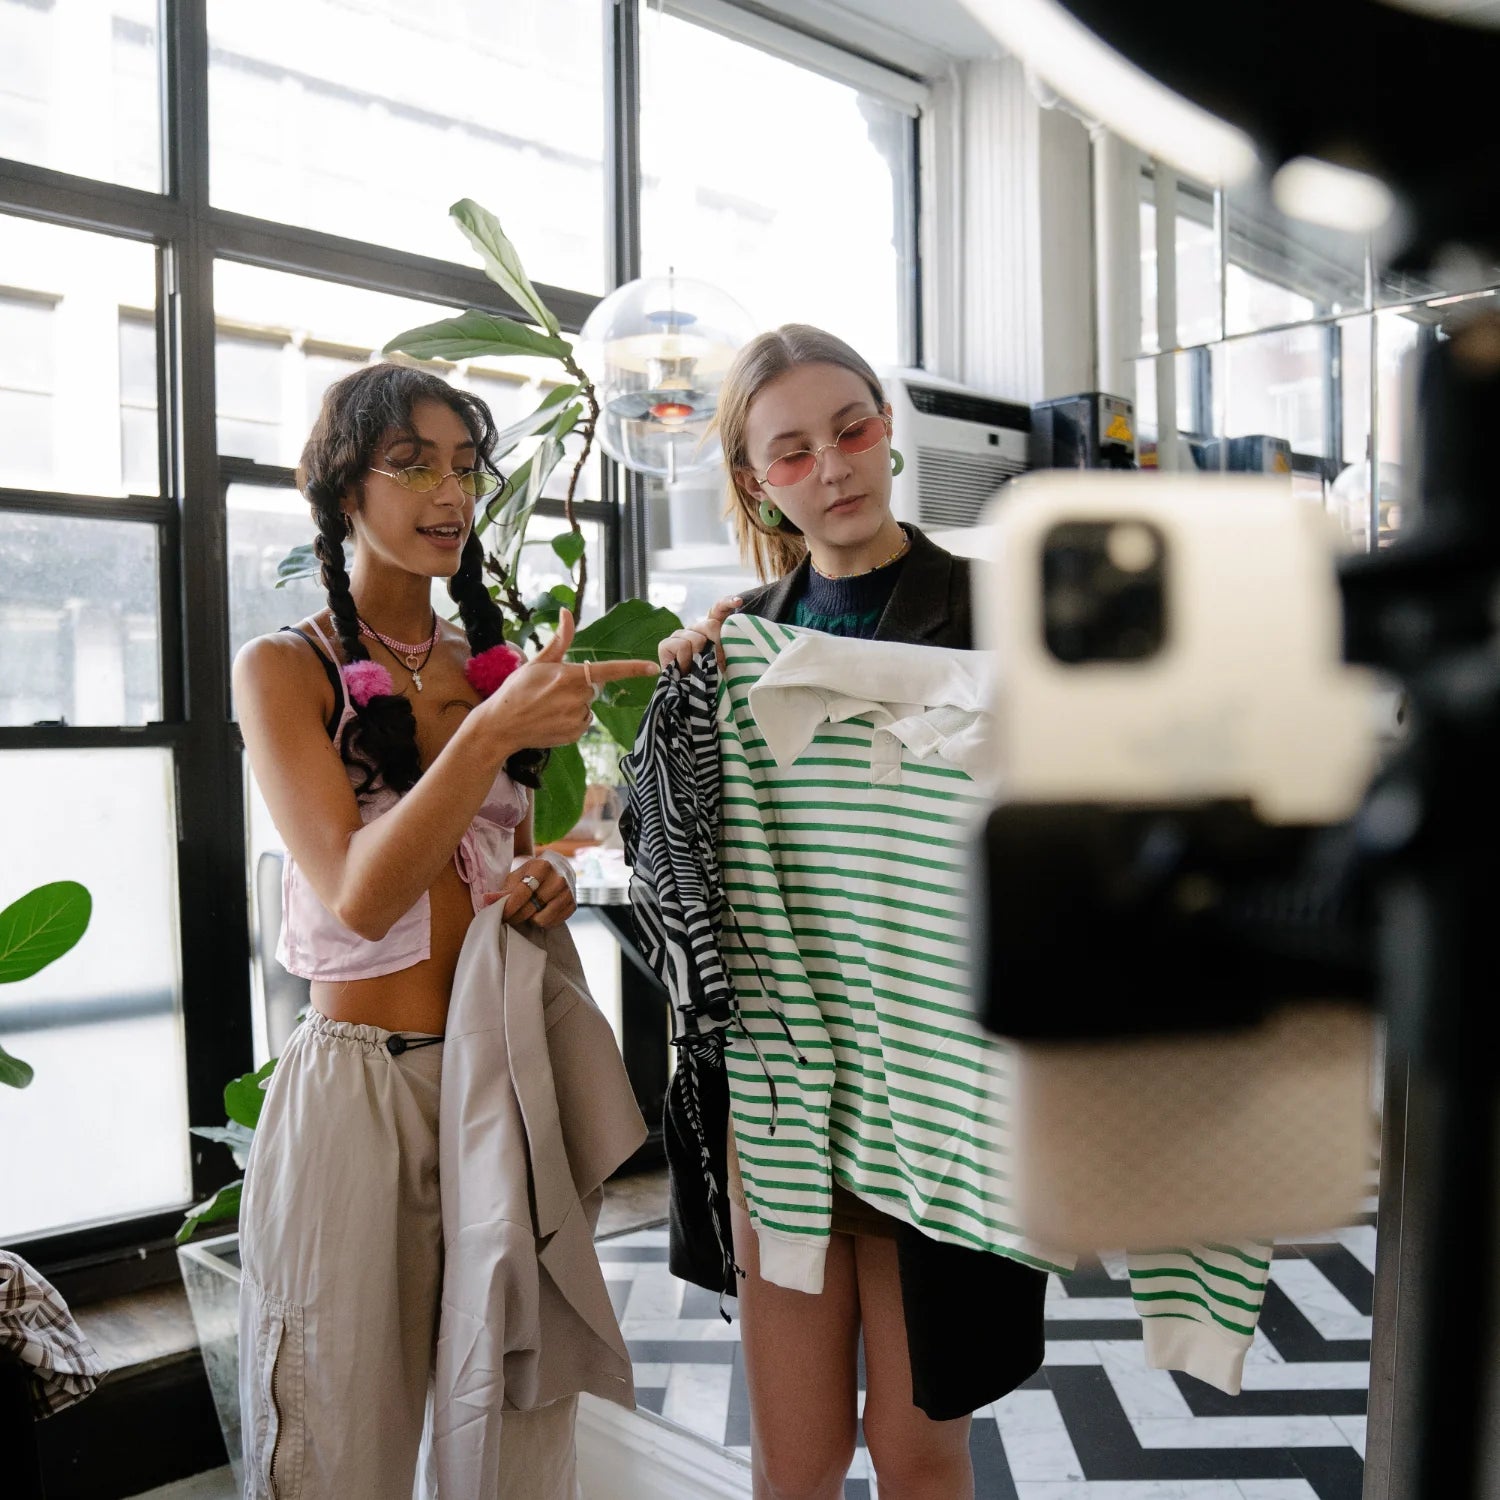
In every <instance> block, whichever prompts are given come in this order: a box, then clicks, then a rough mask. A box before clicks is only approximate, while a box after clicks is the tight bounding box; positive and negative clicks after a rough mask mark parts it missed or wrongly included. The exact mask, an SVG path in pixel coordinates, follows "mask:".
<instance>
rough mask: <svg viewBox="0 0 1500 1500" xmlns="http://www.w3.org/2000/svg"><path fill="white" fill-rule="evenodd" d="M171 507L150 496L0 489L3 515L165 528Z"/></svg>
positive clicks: (0, 503)
mask: <svg viewBox="0 0 1500 1500" xmlns="http://www.w3.org/2000/svg"><path fill="white" fill-rule="evenodd" d="M170 510H171V506H170V504H169V503H168V502H167V501H165V500H161V499H158V498H156V497H154V496H151V495H128V496H118V495H65V494H58V493H50V492H48V491H44V490H5V489H0V512H11V513H13V514H17V515H33V516H70V517H76V518H78V519H80V520H85V521H136V522H143V523H145V524H147V525H158V526H160V525H164V524H165V523H166V521H167V520H168V519H169V513H170Z"/></svg>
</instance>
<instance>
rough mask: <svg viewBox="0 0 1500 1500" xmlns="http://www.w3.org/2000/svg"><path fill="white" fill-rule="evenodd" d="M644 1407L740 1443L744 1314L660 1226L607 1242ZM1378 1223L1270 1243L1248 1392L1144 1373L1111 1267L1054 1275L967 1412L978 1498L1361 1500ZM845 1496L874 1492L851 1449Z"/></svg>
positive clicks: (854, 1498) (865, 1499)
mask: <svg viewBox="0 0 1500 1500" xmlns="http://www.w3.org/2000/svg"><path fill="white" fill-rule="evenodd" d="M598 1248H599V1257H600V1260H601V1261H602V1263H603V1265H604V1271H605V1275H606V1277H607V1278H608V1280H609V1285H610V1291H611V1295H612V1296H613V1297H614V1301H615V1308H616V1311H617V1313H618V1314H619V1316H620V1320H621V1327H622V1329H623V1331H624V1334H625V1338H626V1340H627V1342H628V1343H629V1345H630V1350H631V1354H632V1356H633V1358H634V1360H635V1373H636V1385H637V1389H638V1392H639V1396H640V1402H641V1405H643V1406H646V1407H649V1408H650V1409H651V1410H653V1411H655V1412H657V1413H659V1414H660V1415H661V1416H663V1417H665V1418H667V1419H668V1420H669V1421H672V1422H674V1423H676V1424H678V1425H680V1426H682V1427H685V1428H688V1429H691V1430H692V1431H694V1432H697V1433H700V1434H702V1435H704V1436H706V1437H708V1438H709V1439H711V1440H712V1441H713V1442H715V1443H718V1444H720V1445H722V1446H724V1447H726V1448H730V1449H735V1450H738V1451H739V1452H742V1453H748V1451H749V1442H750V1414H749V1405H748V1400H747V1397H746V1391H745V1379H744V1369H743V1365H742V1363H741V1358H740V1345H739V1337H738V1324H737V1323H734V1324H725V1323H724V1321H723V1320H722V1319H721V1318H720V1317H719V1315H718V1304H717V1299H716V1298H714V1297H712V1296H710V1295H709V1294H708V1293H707V1292H703V1291H701V1290H699V1289H698V1288H696V1287H689V1286H685V1285H684V1284H683V1283H682V1282H680V1281H677V1280H676V1279H675V1278H674V1277H673V1276H671V1274H670V1273H669V1272H668V1271H667V1266H666V1257H667V1234H666V1230H665V1229H645V1230H638V1231H636V1232H634V1233H631V1234H628V1235H623V1236H620V1237H618V1238H615V1239H610V1240H601V1241H600V1242H599V1245H598ZM1374 1263H1375V1230H1374V1226H1373V1224H1368V1223H1367V1224H1360V1225H1356V1226H1354V1227H1352V1228H1349V1229H1343V1230H1339V1231H1336V1232H1335V1233H1333V1234H1330V1235H1327V1236H1323V1237H1321V1238H1320V1240H1319V1241H1317V1242H1315V1243H1308V1244H1298V1245H1281V1246H1278V1247H1277V1251H1276V1256H1275V1260H1274V1262H1273V1265H1272V1272H1271V1281H1270V1284H1269V1286H1268V1288H1267V1293H1266V1301H1265V1309H1264V1312H1263V1314H1262V1317H1261V1322H1260V1330H1259V1332H1258V1333H1257V1335H1256V1339H1255V1345H1254V1347H1253V1348H1252V1349H1251V1351H1250V1355H1249V1358H1248V1360H1247V1361H1246V1366H1245V1380H1244V1390H1243V1392H1242V1393H1241V1394H1240V1395H1239V1396H1225V1395H1222V1394H1221V1393H1220V1392H1218V1391H1216V1390H1214V1389H1213V1388H1212V1387H1211V1386H1207V1385H1204V1384H1203V1383H1202V1382H1200V1381H1197V1380H1194V1379H1192V1378H1191V1377H1190V1376H1186V1375H1175V1374H1169V1373H1167V1372H1165V1371H1157V1370H1148V1369H1147V1368H1146V1366H1145V1362H1144V1359H1143V1357H1142V1352H1141V1343H1140V1339H1141V1333H1140V1322H1139V1320H1138V1319H1137V1317H1136V1315H1135V1313H1134V1311H1133V1309H1132V1306H1131V1301H1130V1289H1129V1285H1128V1283H1127V1282H1126V1279H1125V1271H1124V1265H1123V1262H1119V1261H1114V1260H1112V1259H1110V1258H1108V1257H1106V1259H1105V1261H1104V1262H1103V1263H1097V1262H1096V1263H1093V1264H1091V1265H1089V1266H1088V1267H1086V1268H1083V1269H1080V1271H1078V1272H1077V1273H1076V1274H1074V1275H1073V1276H1070V1277H1067V1278H1065V1279H1059V1278H1054V1279H1053V1283H1052V1285H1051V1287H1050V1289H1049V1294H1048V1298H1049V1300H1048V1305H1047V1358H1046V1363H1045V1364H1044V1365H1043V1367H1042V1369H1041V1370H1040V1371H1038V1373H1037V1374H1036V1375H1035V1376H1034V1377H1033V1378H1032V1379H1031V1380H1030V1381H1029V1382H1028V1383H1027V1385H1026V1386H1025V1387H1024V1388H1023V1389H1021V1390H1018V1391H1015V1392H1013V1393H1012V1394H1011V1395H1010V1396H1008V1397H1006V1398H1005V1400H1003V1401H1000V1402H997V1403H996V1404H995V1405H994V1406H993V1407H990V1408H989V1409H987V1410H986V1411H984V1412H981V1413H979V1414H977V1415H976V1418H975V1421H974V1428H973V1439H972V1449H973V1455H974V1467H975V1478H976V1495H977V1496H978V1497H979V1500H1359V1494H1360V1486H1361V1482H1362V1471H1363V1454H1364V1439H1365V1398H1366V1391H1367V1388H1368V1385H1369V1374H1370V1365H1369V1359H1370V1307H1371V1299H1372V1292H1373V1269H1374ZM844 1493H845V1497H846V1500H878V1494H879V1492H878V1488H877V1486H876V1484H875V1482H874V1478H873V1475H872V1473H871V1469H870V1465H869V1461H868V1458H867V1455H866V1453H865V1451H864V1449H863V1447H861V1448H860V1449H859V1451H858V1452H857V1453H856V1455H855V1462H854V1467H853V1468H852V1470H851V1471H850V1477H849V1479H848V1481H847V1483H846V1485H845V1491H844Z"/></svg>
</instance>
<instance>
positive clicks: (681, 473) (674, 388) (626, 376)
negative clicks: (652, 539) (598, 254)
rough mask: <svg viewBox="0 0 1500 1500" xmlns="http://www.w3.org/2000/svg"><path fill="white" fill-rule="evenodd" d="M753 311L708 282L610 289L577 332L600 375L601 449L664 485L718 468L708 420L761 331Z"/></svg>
mask: <svg viewBox="0 0 1500 1500" xmlns="http://www.w3.org/2000/svg"><path fill="white" fill-rule="evenodd" d="M755 331H756V330H755V324H754V322H753V321H752V320H751V318H750V315H749V313H747V312H746V311H745V309H744V308H743V307H741V306H740V305H739V303H738V302H736V301H735V300H734V299H733V298H732V297H730V296H729V295H728V294H727V293H726V292H722V291H720V290H719V289H718V288H717V287H715V286H710V285H709V284H708V283H707V282H704V281H696V280H693V279H692V278H690V277H686V276H678V275H677V274H676V273H675V272H674V271H669V272H668V273H667V274H666V275H665V276H643V277H641V278H640V279H639V280H636V281H631V282H628V283H627V284H626V285H624V286H622V287H620V288H619V289H618V290H617V291H614V292H611V293H610V295H609V296H607V297H606V298H605V299H604V300H603V301H602V302H600V304H599V305H598V306H597V307H596V308H595V309H594V310H593V312H592V313H590V314H589V317H588V321H587V322H585V323H584V325H583V328H582V330H581V332H580V334H579V350H578V354H579V358H580V362H581V363H582V364H583V366H584V368H585V369H587V370H588V371H589V372H590V373H591V374H592V375H593V376H594V384H595V389H596V391H597V393H598V398H599V425H598V428H597V436H598V439H599V443H600V446H601V447H602V448H603V449H604V451H605V452H606V453H608V454H609V456H610V457H611V458H614V459H618V460H619V461H620V462H621V463H622V464H624V465H625V466H626V467H627V468H629V469H634V470H636V471H637V472H638V473H642V474H655V475H659V476H660V477H661V478H663V479H665V480H666V481H667V483H668V484H673V483H676V482H677V481H678V480H680V479H684V478H687V477H689V476H691V475H694V474H702V473H705V472H706V471H708V470H710V469H712V468H714V467H715V466H716V465H717V464H718V463H719V460H720V457H721V452H720V448H719V443H718V439H717V438H716V437H712V436H710V435H709V427H710V425H711V423H712V422H713V418H714V414H715V412H716V411H717V410H718V404H719V389H720V387H721V386H722V385H723V383H724V376H725V374H726V373H727V372H728V369H729V365H730V362H731V361H732V360H733V359H734V356H735V353H736V351H737V350H738V349H739V348H740V347H741V346H742V345H743V344H745V343H746V342H747V341H748V340H749V339H750V338H751V337H752V336H753V335H754V333H755Z"/></svg>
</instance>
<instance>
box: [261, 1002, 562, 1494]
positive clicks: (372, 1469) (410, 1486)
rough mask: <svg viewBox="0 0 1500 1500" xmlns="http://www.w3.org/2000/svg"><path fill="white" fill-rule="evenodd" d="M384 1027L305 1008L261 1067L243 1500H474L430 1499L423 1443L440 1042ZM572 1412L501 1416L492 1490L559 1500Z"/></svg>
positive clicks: (439, 1241) (438, 1273) (432, 1340)
mask: <svg viewBox="0 0 1500 1500" xmlns="http://www.w3.org/2000/svg"><path fill="white" fill-rule="evenodd" d="M391 1035H392V1034H391V1033H390V1032H387V1031H381V1030H380V1029H379V1028H377V1027H374V1026H355V1025H351V1024H349V1023H347V1022H342V1021H329V1020H326V1019H325V1018H324V1017H322V1016H320V1015H318V1014H317V1013H316V1012H314V1013H312V1014H310V1015H309V1016H308V1018H307V1020H306V1021H304V1022H303V1023H302V1025H300V1026H299V1027H298V1028H297V1030H296V1031H295V1032H294V1033H293V1034H292V1037H291V1039H290V1040H289V1042H288V1043H287V1047H286V1050H285V1052H283V1054H282V1056H281V1060H280V1061H279V1062H278V1063H277V1065H276V1070H275V1072H274V1073H273V1074H272V1075H271V1083H270V1087H269V1088H268V1090H267V1093H266V1101H265V1107H264V1109H263V1110H262V1113H261V1119H260V1124H259V1126H258V1128H257V1130H256V1133H255V1144H254V1146H253V1147H252V1149H251V1153H250V1164H249V1168H248V1170H247V1172H246V1178H245V1190H244V1198H243V1201H242V1204H241V1209H240V1258H241V1264H242V1268H243V1280H242V1282H241V1288H240V1416H241V1424H242V1436H243V1442H244V1463H245V1470H244V1472H245V1497H246V1500H356V1497H357V1500H491V1497H488V1496H471V1495H465V1496H447V1495H441V1496H440V1495H439V1494H438V1490H437V1486H436V1479H435V1474H434V1467H435V1466H434V1465H433V1464H432V1463H431V1462H430V1455H428V1454H427V1453H425V1452H424V1442H423V1434H424V1419H425V1418H426V1417H427V1415H428V1413H427V1408H428V1401H429V1385H430V1372H431V1369H432V1359H433V1349H434V1346H435V1344H436V1342H437V1324H438V1308H439V1299H440V1294H441V1288H442V1264H443V1224H442V1207H441V1200H440V1198H439V1192H438V1144H437V1123H438V1094H439V1088H440V1085H441V1081H442V1055H443V1048H442V1046H441V1045H429V1046H412V1047H408V1049H407V1050H405V1051H400V1050H399V1048H400V1045H401V1044H400V1042H398V1043H397V1047H398V1051H397V1052H395V1053H393V1052H392V1051H391V1050H390V1047H389V1046H388V1043H389V1042H390V1038H391ZM407 1040H408V1041H409V1042H412V1041H418V1040H420V1039H419V1038H416V1037H414V1036H411V1035H410V1034H408V1035H407ZM576 1413H577V1401H576V1398H575V1399H571V1400H568V1401H561V1402H558V1403H556V1404H555V1405H553V1406H548V1407H543V1408H541V1409H540V1410H538V1411H533V1412H507V1413H506V1415H505V1419H504V1424H503V1427H502V1436H501V1456H502V1486H501V1494H500V1496H499V1497H495V1500H575V1497H577V1496H578V1493H579V1492H578V1487H577V1477H576V1472H575V1470H576V1459H575V1453H574V1447H573V1425H574V1419H575V1416H576Z"/></svg>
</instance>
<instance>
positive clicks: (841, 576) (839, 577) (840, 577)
mask: <svg viewBox="0 0 1500 1500" xmlns="http://www.w3.org/2000/svg"><path fill="white" fill-rule="evenodd" d="M910 546H911V538H910V537H909V536H907V534H906V533H905V532H904V531H903V532H902V533H901V545H900V546H899V547H897V548H896V550H895V551H894V552H893V553H891V555H890V556H889V557H888V558H886V560H885V561H884V562H878V563H876V564H875V566H874V567H873V568H861V569H860V570H859V572H858V573H825V572H824V571H823V570H822V568H820V567H819V566H818V565H817V563H815V562H813V560H812V556H811V554H809V555H808V559H807V561H808V565H809V566H810V567H811V568H812V570H813V572H814V573H816V574H817V575H818V577H819V578H822V579H826V580H827V581H828V582H829V583H842V582H843V581H844V580H845V579H846V578H863V577H864V576H865V575H866V574H867V573H878V572H879V571H880V570H881V569H882V568H888V567H890V565H891V564H892V563H893V562H895V560H896V559H897V558H898V557H900V556H901V555H902V554H903V553H904V552H906V550H907V549H908V548H909V547H910Z"/></svg>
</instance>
